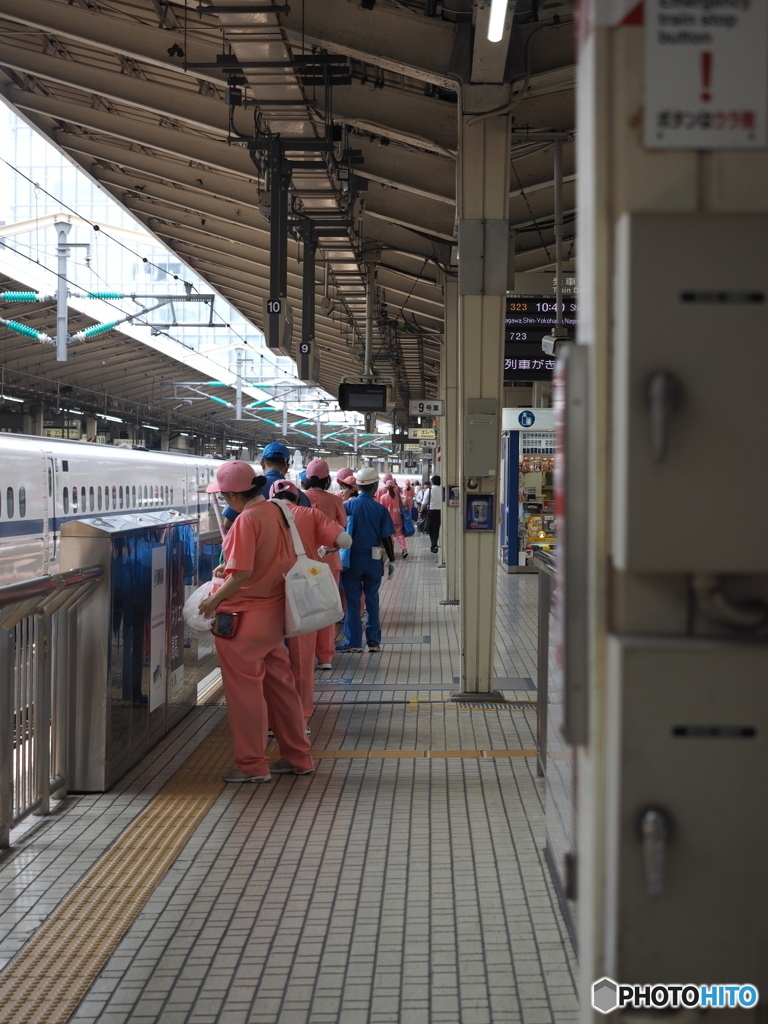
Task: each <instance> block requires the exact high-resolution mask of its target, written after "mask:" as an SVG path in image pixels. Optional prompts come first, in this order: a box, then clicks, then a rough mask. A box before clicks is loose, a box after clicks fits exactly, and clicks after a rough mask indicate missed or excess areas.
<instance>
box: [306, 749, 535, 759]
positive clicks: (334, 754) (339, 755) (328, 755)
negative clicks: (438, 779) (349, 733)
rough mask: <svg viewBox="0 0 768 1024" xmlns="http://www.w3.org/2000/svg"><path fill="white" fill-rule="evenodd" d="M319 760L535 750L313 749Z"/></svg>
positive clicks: (490, 754) (526, 753)
mask: <svg viewBox="0 0 768 1024" xmlns="http://www.w3.org/2000/svg"><path fill="white" fill-rule="evenodd" d="M312 757H314V758H315V760H316V761H319V760H338V761H345V760H348V759H350V758H367V759H368V760H376V759H378V758H382V757H410V758H420V757H536V751H535V750H313V751H312Z"/></svg>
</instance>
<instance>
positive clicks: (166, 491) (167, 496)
mask: <svg viewBox="0 0 768 1024" xmlns="http://www.w3.org/2000/svg"><path fill="white" fill-rule="evenodd" d="M168 498H169V493H168V484H166V485H165V504H166V505H167V504H168Z"/></svg>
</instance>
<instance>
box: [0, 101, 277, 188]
mask: <svg viewBox="0 0 768 1024" xmlns="http://www.w3.org/2000/svg"><path fill="white" fill-rule="evenodd" d="M0 92H1V93H2V95H3V96H5V98H6V99H7V100H8V102H9V103H10V104H11V105H12V106H14V107H18V108H19V109H20V110H23V111H25V112H29V113H31V114H41V115H43V116H45V117H51V118H55V119H56V120H59V121H68V122H69V123H71V124H77V125H80V127H81V128H88V129H90V130H91V131H95V132H104V133H105V134H107V135H113V136H114V137H115V138H119V139H125V140H126V141H127V142H134V143H136V144H138V145H140V146H148V147H149V148H150V149H157V150H159V151H160V152H162V153H172V154H173V155H174V156H181V157H186V158H187V159H188V160H196V161H198V162H199V163H203V164H207V165H208V166H209V167H211V168H216V169H221V170H224V171H229V172H231V171H234V172H235V173H240V174H243V175H244V176H246V177H250V178H253V179H255V178H256V176H257V175H256V168H255V167H254V166H253V162H252V161H251V158H250V157H249V155H248V152H247V150H246V149H245V148H243V147H240V146H228V145H227V144H226V142H224V141H222V142H217V141H214V140H213V139H209V138H206V137H205V136H202V135H198V134H196V133H195V132H192V131H180V130H179V131H175V130H174V129H171V128H168V127H164V126H162V125H156V124H151V123H149V122H148V121H140V120H138V119H134V118H131V117H120V116H119V115H117V114H110V113H107V111H105V110H97V109H95V108H94V107H90V106H88V105H86V104H85V103H83V104H79V103H73V102H71V101H67V100H64V99H58V98H54V97H52V96H41V95H40V94H39V93H33V92H28V91H26V90H24V89H18V88H16V86H10V85H9V86H5V87H4V88H3V89H2V90H0ZM41 130H43V131H44V133H45V134H47V135H48V136H49V137H50V136H51V134H52V133H51V132H50V129H45V128H41Z"/></svg>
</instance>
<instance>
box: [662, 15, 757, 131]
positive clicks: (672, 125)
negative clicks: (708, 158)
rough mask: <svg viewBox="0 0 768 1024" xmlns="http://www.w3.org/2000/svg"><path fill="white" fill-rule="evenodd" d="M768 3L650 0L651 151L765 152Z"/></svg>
mask: <svg viewBox="0 0 768 1024" xmlns="http://www.w3.org/2000/svg"><path fill="white" fill-rule="evenodd" d="M767 35H768V4H766V3H765V0H645V144H646V146H647V147H648V148H649V149H758V148H763V147H765V145H766V140H767V138H768V134H767V133H766V109H767V108H768V99H767V94H768V47H766V36H767Z"/></svg>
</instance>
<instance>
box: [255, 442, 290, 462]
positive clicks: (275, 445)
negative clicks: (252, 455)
mask: <svg viewBox="0 0 768 1024" xmlns="http://www.w3.org/2000/svg"><path fill="white" fill-rule="evenodd" d="M261 457H262V459H283V460H284V461H285V462H288V461H289V460H290V458H291V453H290V452H289V451H288V449H287V448H286V447H285V445H284V444H283V442H282V441H273V442H272V443H271V444H268V445H267V447H266V448H265V449H264V451H263V453H262V456H261Z"/></svg>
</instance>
